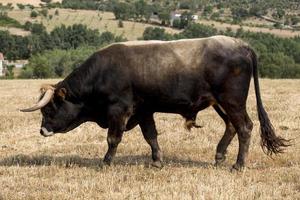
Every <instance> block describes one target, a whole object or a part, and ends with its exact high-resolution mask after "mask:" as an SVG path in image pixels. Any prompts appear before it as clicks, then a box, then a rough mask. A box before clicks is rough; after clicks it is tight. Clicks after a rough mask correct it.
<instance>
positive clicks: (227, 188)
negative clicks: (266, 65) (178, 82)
mask: <svg viewBox="0 0 300 200" xmlns="http://www.w3.org/2000/svg"><path fill="white" fill-rule="evenodd" d="M57 81H58V80H2V81H0V105H1V106H0V199H270V200H271V199H300V181H299V180H300V140H299V134H300V114H299V113H300V87H299V85H300V80H267V79H263V80H261V90H262V97H263V101H264V104H265V107H266V110H267V111H268V113H269V116H270V118H271V120H272V121H273V124H274V127H275V129H276V130H277V134H280V135H281V136H283V137H286V138H296V139H295V140H294V142H293V143H294V145H293V146H291V147H289V148H288V149H287V150H286V153H285V154H282V155H279V156H276V157H274V159H271V158H269V157H267V156H266V155H264V153H263V152H262V150H261V148H260V146H259V141H260V138H259V132H258V128H259V126H258V120H257V112H256V102H255V96H254V91H253V88H252V87H251V89H250V94H249V98H248V111H249V114H250V116H251V118H252V120H253V122H254V125H255V126H254V130H253V137H252V142H251V147H250V153H249V159H248V164H247V166H248V167H247V168H246V169H245V170H244V171H243V172H238V173H236V172H235V173H231V172H230V167H231V165H232V164H233V163H234V162H235V159H236V153H237V139H236V138H235V139H234V141H233V142H232V144H231V145H230V147H229V149H228V150H229V151H228V156H227V160H226V161H225V163H224V165H223V166H222V167H220V168H215V167H214V166H213V163H214V154H215V149H216V145H217V143H218V141H219V139H220V138H221V136H222V134H223V131H224V125H223V122H222V120H221V119H220V118H219V117H218V116H217V114H216V113H215V112H214V111H213V109H207V110H205V111H202V112H200V113H199V114H198V119H197V121H198V123H199V124H201V125H203V126H204V127H203V128H202V129H193V130H192V131H191V132H187V131H186V130H185V129H184V128H183V123H184V121H183V120H182V119H181V117H179V116H177V115H171V114H156V116H155V118H156V124H157V128H158V131H159V133H160V135H159V143H160V145H161V148H162V151H163V153H164V162H165V166H164V168H162V169H156V168H152V167H151V166H150V163H151V159H150V148H149V146H148V144H146V142H145V141H144V139H143V137H142V134H141V132H140V130H139V128H135V129H134V130H132V131H130V132H127V133H126V134H125V135H124V138H123V140H122V142H121V144H120V145H119V148H118V153H117V157H116V159H115V162H114V164H113V165H112V166H110V167H107V166H104V165H103V163H102V157H103V156H104V154H105V152H106V149H107V144H106V130H103V129H101V128H98V127H97V126H96V125H95V124H92V123H86V124H84V125H82V126H80V127H78V128H77V129H75V130H73V131H72V132H70V133H67V134H58V135H55V136H53V137H50V138H44V137H42V136H40V134H39V128H40V121H41V114H40V113H39V112H34V113H21V112H19V111H18V109H19V108H24V107H27V106H29V105H31V104H32V103H33V102H35V101H36V100H37V96H38V89H39V86H40V85H41V84H42V83H55V82H57Z"/></svg>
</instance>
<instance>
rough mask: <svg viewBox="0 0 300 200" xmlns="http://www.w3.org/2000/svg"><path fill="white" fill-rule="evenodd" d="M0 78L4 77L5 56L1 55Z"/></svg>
mask: <svg viewBox="0 0 300 200" xmlns="http://www.w3.org/2000/svg"><path fill="white" fill-rule="evenodd" d="M0 76H4V56H3V54H2V53H0Z"/></svg>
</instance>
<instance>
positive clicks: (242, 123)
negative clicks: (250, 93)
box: [228, 109, 253, 170]
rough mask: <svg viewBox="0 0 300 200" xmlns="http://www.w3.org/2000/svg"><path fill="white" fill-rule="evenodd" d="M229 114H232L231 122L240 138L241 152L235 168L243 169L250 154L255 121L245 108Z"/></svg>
mask: <svg viewBox="0 0 300 200" xmlns="http://www.w3.org/2000/svg"><path fill="white" fill-rule="evenodd" d="M228 115H229V116H230V118H231V122H232V123H233V125H234V127H235V129H236V130H237V134H238V139H239V152H238V156H237V161H236V163H235V164H234V165H233V169H235V170H241V169H242V168H243V167H244V166H245V160H246V158H247V155H248V151H249V144H250V138H251V131H252V128H253V123H252V121H251V120H250V118H249V116H248V114H247V112H246V110H245V109H243V110H236V111H235V112H233V113H230V114H229V113H228Z"/></svg>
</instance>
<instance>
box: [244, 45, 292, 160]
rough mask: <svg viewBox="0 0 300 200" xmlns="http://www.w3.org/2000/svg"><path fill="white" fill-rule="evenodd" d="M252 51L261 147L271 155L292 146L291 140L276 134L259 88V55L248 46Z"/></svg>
mask: <svg viewBox="0 0 300 200" xmlns="http://www.w3.org/2000/svg"><path fill="white" fill-rule="evenodd" d="M248 50H249V51H250V52H251V57H252V65H253V79H254V87H255V94H256V103H257V112H258V118H259V122H260V136H261V147H262V149H263V151H264V153H265V154H267V155H269V156H271V155H272V154H278V153H283V152H284V148H285V147H288V146H290V145H291V144H290V140H286V139H284V138H282V137H279V136H276V134H275V131H274V127H273V126H272V124H271V122H270V119H269V117H268V114H267V112H266V111H265V109H264V107H263V104H262V100H261V96H260V89H259V81H258V71H257V56H256V54H255V52H254V51H253V50H252V49H251V48H249V47H248Z"/></svg>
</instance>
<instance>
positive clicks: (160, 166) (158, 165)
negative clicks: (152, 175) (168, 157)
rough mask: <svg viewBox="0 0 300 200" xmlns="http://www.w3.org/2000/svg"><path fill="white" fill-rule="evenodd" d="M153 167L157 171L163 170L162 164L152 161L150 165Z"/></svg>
mask: <svg viewBox="0 0 300 200" xmlns="http://www.w3.org/2000/svg"><path fill="white" fill-rule="evenodd" d="M151 165H152V166H153V167H156V168H158V169H162V168H163V166H164V165H163V164H162V162H161V161H159V160H157V161H153V162H152V164H151Z"/></svg>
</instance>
